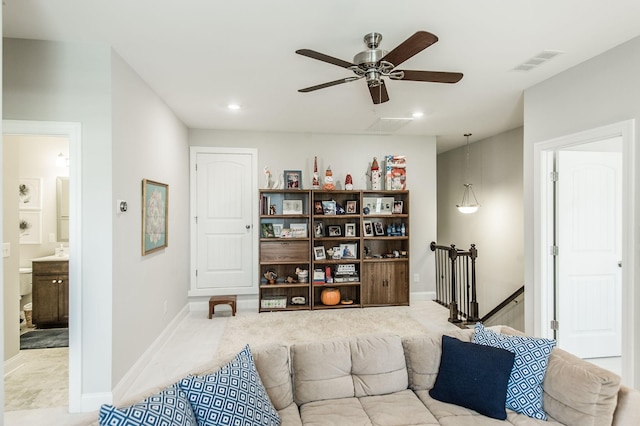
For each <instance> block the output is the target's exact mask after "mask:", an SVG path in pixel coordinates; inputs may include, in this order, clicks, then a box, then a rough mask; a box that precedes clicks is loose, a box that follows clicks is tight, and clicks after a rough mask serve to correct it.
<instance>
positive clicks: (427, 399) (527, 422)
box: [415, 390, 582, 426]
mask: <svg viewBox="0 0 640 426" xmlns="http://www.w3.org/2000/svg"><path fill="white" fill-rule="evenodd" d="M415 393H416V395H417V396H418V397H419V398H420V400H421V401H422V403H423V404H424V405H425V406H426V407H427V408H428V409H429V411H430V412H431V413H432V414H433V416H434V417H435V418H436V419H437V420H438V422H440V425H442V426H510V425H513V426H563V424H562V423H558V422H557V421H556V420H555V419H552V418H551V417H548V418H547V420H546V421H545V420H538V419H532V418H531V417H529V416H525V415H524V414H518V413H516V412H515V411H512V410H509V409H507V419H506V420H497V419H492V418H490V417H487V416H483V415H482V414H480V413H478V412H476V411H474V410H470V409H468V408H465V407H462V406H460V405H455V404H449V403H447V402H442V401H438V400H437V399H433V398H431V396H430V395H429V391H427V390H418V391H415ZM580 426H582V425H580Z"/></svg>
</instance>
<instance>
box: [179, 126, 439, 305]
mask: <svg viewBox="0 0 640 426" xmlns="http://www.w3.org/2000/svg"><path fill="white" fill-rule="evenodd" d="M189 144H190V145H192V146H217V147H243V148H256V149H257V150H258V168H259V177H258V182H259V185H260V187H262V186H263V180H264V179H262V176H263V175H262V169H263V167H264V166H268V167H269V168H270V169H271V172H272V173H273V174H274V176H280V175H281V174H282V172H283V170H287V169H288V170H302V174H303V179H302V187H303V188H310V187H311V179H312V176H313V158H314V156H317V157H318V173H319V175H320V179H321V180H322V177H323V176H324V173H325V170H326V168H327V167H328V166H331V170H332V172H333V178H334V182H335V183H336V186H337V188H338V189H343V188H344V179H345V176H346V174H347V173H350V174H351V176H352V177H353V185H354V188H355V189H367V182H368V181H367V177H366V173H367V171H368V169H369V168H370V167H371V161H372V160H373V157H374V156H375V157H377V158H378V162H379V164H380V166H381V167H382V163H380V161H381V159H382V158H383V157H384V156H385V155H388V154H395V155H406V156H407V189H409V190H410V191H411V194H410V197H411V198H410V204H411V207H410V208H411V212H410V213H411V222H410V224H411V246H410V252H409V257H410V271H411V297H412V300H418V299H426V298H429V297H432V296H433V295H434V293H433V292H434V291H435V281H434V276H435V270H434V260H433V255H432V253H431V251H430V250H429V242H431V241H432V240H433V239H434V238H435V235H436V212H435V203H436V167H435V166H436V143H435V138H433V137H407V136H380V135H331V134H306V133H305V134H302V133H251V132H230V131H215V130H194V129H191V130H189ZM321 183H322V181H321ZM414 274H418V278H419V279H418V281H417V282H414V280H413V278H414Z"/></svg>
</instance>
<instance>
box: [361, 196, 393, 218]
mask: <svg viewBox="0 0 640 426" xmlns="http://www.w3.org/2000/svg"><path fill="white" fill-rule="evenodd" d="M393 202H394V199H393V197H363V198H362V208H363V210H364V209H365V208H367V209H368V210H367V211H368V212H369V213H368V214H378V215H380V214H391V211H392V210H393Z"/></svg>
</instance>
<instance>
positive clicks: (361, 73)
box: [296, 31, 462, 104]
mask: <svg viewBox="0 0 640 426" xmlns="http://www.w3.org/2000/svg"><path fill="white" fill-rule="evenodd" d="M381 40H382V34H380V33H375V32H374V33H369V34H366V35H365V36H364V44H365V45H366V46H367V50H365V51H362V52H360V53H358V54H357V55H356V56H354V57H353V63H351V62H347V61H343V60H342V59H338V58H334V57H332V56H329V55H325V54H324V53H320V52H316V51H315V50H310V49H300V50H296V53H297V54H299V55H302V56H307V57H309V58H312V59H317V60H319V61H323V62H327V63H329V64H333V65H337V66H339V67H343V68H346V69H349V70H351V71H353V73H354V74H355V76H351V77H346V78H341V79H340V80H335V81H330V82H328V83H323V84H318V85H317V86H311V87H306V88H304V89H300V90H298V92H303V93H306V92H312V91H314V90H318V89H324V88H326V87H331V86H335V85H338V84H342V83H349V82H351V81H355V80H359V79H361V78H365V79H366V81H367V87H369V92H370V93H371V99H372V100H373V103H374V104H381V103H383V102H387V101H388V100H389V94H388V93H387V88H386V86H385V84H384V80H383V79H382V78H383V77H389V78H390V79H392V80H408V81H426V82H434V83H457V82H458V81H460V79H461V78H462V73H458V72H441V71H415V70H397V69H395V67H397V66H398V65H400V64H401V63H403V62H404V61H406V60H407V59H409V58H411V57H412V56H414V55H415V54H417V53H419V52H421V51H423V50H424V49H426V48H427V47H429V46H431V45H432V44H434V43H435V42H437V41H438V37H436V36H435V35H433V34H431V33H429V32H427V31H418V32H416V33H415V34H413V35H412V36H411V37H409V38H408V39H406V40H405V41H403V42H402V43H400V44H399V45H398V46H397V47H396V48H395V49H393V50H392V51H391V52H387V51H385V50H382V49H378V46H379V45H380V41H381Z"/></svg>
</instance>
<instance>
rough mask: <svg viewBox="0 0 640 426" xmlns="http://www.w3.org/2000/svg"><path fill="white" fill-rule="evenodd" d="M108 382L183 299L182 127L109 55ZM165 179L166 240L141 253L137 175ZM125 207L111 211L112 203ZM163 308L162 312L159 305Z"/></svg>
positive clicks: (185, 177)
mask: <svg viewBox="0 0 640 426" xmlns="http://www.w3.org/2000/svg"><path fill="white" fill-rule="evenodd" d="M112 71H113V81H112V84H113V170H114V173H113V194H112V195H111V206H112V208H111V211H112V212H113V218H112V220H113V265H114V267H113V383H114V384H117V383H118V382H119V381H120V380H121V379H122V378H123V376H124V375H125V373H126V372H127V370H129V368H130V367H131V366H132V365H133V364H134V363H135V362H136V361H137V360H138V358H139V357H140V356H141V355H142V354H143V353H144V352H145V350H146V349H147V348H148V347H149V346H150V345H151V344H152V343H153V341H154V340H155V339H156V337H157V336H158V335H159V334H160V333H161V332H162V331H163V330H164V329H165V327H167V325H168V324H169V322H170V321H171V320H172V319H173V318H174V317H175V316H176V314H177V313H178V312H179V311H180V310H181V309H182V308H184V307H185V305H186V304H187V291H188V289H189V146H188V144H187V128H186V127H185V126H184V125H183V124H182V123H181V122H180V121H179V120H178V119H177V118H176V116H175V115H174V114H173V113H172V112H171V111H170V110H169V108H168V107H167V106H166V105H165V104H164V102H162V100H161V99H160V98H159V97H158V96H157V95H156V94H155V93H154V92H153V91H152V90H151V89H150V88H149V86H148V85H147V84H146V83H145V82H144V81H143V80H142V79H141V78H140V77H139V76H138V75H137V74H136V73H135V72H134V71H133V70H132V69H131V67H129V65H127V64H126V63H125V62H124V60H123V59H122V58H121V57H120V56H118V55H117V54H115V53H114V54H113V62H112ZM145 178H146V179H151V180H154V181H158V182H162V183H166V184H168V185H169V233H168V243H169V246H168V247H167V248H166V249H164V250H161V251H158V252H154V253H152V254H150V255H147V256H142V254H141V244H142V243H141V238H142V237H141V235H142V221H141V213H140V212H141V211H142V200H141V190H142V189H141V188H142V185H141V182H142V179H145ZM117 200H126V201H127V203H128V206H129V209H128V211H127V212H126V213H123V214H116V208H115V207H116V201H117ZM165 302H166V304H167V311H166V312H164V303H165Z"/></svg>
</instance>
